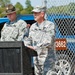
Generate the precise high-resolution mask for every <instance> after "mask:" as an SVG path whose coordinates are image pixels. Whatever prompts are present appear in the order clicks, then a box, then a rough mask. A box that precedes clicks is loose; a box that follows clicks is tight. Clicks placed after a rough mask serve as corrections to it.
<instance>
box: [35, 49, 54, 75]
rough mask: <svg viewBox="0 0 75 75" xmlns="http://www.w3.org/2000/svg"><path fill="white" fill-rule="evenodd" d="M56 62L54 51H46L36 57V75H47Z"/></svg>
mask: <svg viewBox="0 0 75 75" xmlns="http://www.w3.org/2000/svg"><path fill="white" fill-rule="evenodd" d="M54 62H55V56H54V51H53V50H44V52H41V53H40V54H39V55H38V56H37V57H34V71H35V75H47V72H48V71H49V70H50V69H52V67H53V65H54Z"/></svg>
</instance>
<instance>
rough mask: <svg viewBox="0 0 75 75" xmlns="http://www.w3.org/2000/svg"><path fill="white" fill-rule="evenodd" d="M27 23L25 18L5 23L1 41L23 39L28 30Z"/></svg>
mask: <svg viewBox="0 0 75 75" xmlns="http://www.w3.org/2000/svg"><path fill="white" fill-rule="evenodd" d="M26 26H27V24H26V22H24V21H23V20H21V19H20V20H17V21H15V22H13V23H11V22H10V23H5V24H4V27H3V29H2V30H1V39H0V40H1V41H21V40H22V39H23V36H24V34H25V33H26V32H27V28H26Z"/></svg>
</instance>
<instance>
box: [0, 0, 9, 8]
mask: <svg viewBox="0 0 75 75" xmlns="http://www.w3.org/2000/svg"><path fill="white" fill-rule="evenodd" d="M9 3H10V0H0V6H1V7H5V6H6V5H7V4H9Z"/></svg>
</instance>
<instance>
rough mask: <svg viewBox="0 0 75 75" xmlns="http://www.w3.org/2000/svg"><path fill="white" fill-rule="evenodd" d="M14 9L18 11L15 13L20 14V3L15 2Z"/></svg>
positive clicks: (21, 7) (21, 8)
mask: <svg viewBox="0 0 75 75" xmlns="http://www.w3.org/2000/svg"><path fill="white" fill-rule="evenodd" d="M15 7H16V9H17V10H18V11H17V13H18V14H20V12H21V11H22V10H23V6H22V5H21V4H20V2H17V3H16V4H15Z"/></svg>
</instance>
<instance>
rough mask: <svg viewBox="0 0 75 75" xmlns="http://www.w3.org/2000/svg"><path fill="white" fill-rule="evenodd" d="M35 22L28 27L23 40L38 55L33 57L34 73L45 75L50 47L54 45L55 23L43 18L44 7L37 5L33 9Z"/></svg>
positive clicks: (47, 68)
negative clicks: (28, 30)
mask: <svg viewBox="0 0 75 75" xmlns="http://www.w3.org/2000/svg"><path fill="white" fill-rule="evenodd" d="M32 12H33V15H34V19H35V21H36V23H34V24H32V25H31V27H30V32H29V37H28V39H27V40H26V39H25V41H24V43H25V45H26V46H27V47H29V48H32V49H33V50H35V51H37V54H38V56H36V57H34V69H35V75H46V73H47V71H48V70H49V68H50V67H48V65H49V64H48V63H49V59H47V60H46V58H47V57H48V56H49V55H50V53H49V51H50V49H53V46H54V41H53V40H54V36H55V25H54V23H53V22H51V21H48V20H45V12H46V7H42V6H38V7H35V8H34V9H33V10H32Z"/></svg>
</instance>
